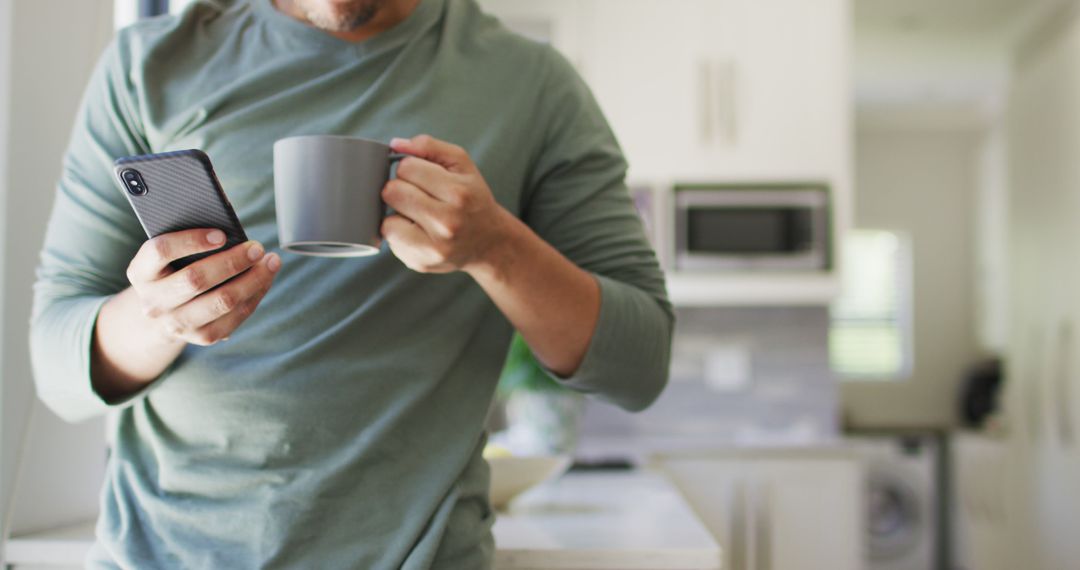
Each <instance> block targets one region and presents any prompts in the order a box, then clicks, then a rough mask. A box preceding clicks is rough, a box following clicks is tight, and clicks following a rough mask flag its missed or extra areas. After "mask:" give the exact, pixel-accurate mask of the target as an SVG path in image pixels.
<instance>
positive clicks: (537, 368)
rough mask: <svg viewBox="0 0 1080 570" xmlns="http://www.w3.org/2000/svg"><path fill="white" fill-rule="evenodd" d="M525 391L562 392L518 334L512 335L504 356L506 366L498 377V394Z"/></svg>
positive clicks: (563, 389)
mask: <svg viewBox="0 0 1080 570" xmlns="http://www.w3.org/2000/svg"><path fill="white" fill-rule="evenodd" d="M517 390H526V391H530V392H562V391H567V390H568V388H565V387H563V386H562V385H561V384H559V383H558V382H556V381H555V379H554V378H552V377H551V375H549V374H548V373H547V371H546V370H544V368H543V367H542V366H541V365H540V363H539V362H538V361H537V360H536V357H535V356H533V353H532V350H531V349H529V345H528V344H526V343H525V339H524V338H522V337H521V335H520V334H517V333H514V338H513V340H511V341H510V350H509V351H508V352H507V354H506V364H504V365H503V370H502V374H501V375H500V376H499V387H498V392H499V394H500V395H501V396H503V397H505V396H507V395H509V394H510V393H511V392H514V391H517Z"/></svg>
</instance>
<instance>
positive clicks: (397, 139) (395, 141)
mask: <svg viewBox="0 0 1080 570" xmlns="http://www.w3.org/2000/svg"><path fill="white" fill-rule="evenodd" d="M406 142H409V139H403V138H400V137H394V138H392V139H390V146H397V145H399V144H402V143H406Z"/></svg>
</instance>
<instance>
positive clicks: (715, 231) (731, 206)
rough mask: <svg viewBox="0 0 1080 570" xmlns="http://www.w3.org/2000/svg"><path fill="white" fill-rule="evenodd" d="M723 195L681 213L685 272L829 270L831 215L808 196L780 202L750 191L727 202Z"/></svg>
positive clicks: (681, 261) (680, 259)
mask: <svg viewBox="0 0 1080 570" xmlns="http://www.w3.org/2000/svg"><path fill="white" fill-rule="evenodd" d="M719 194H722V193H714V192H710V193H708V195H707V197H708V198H709V200H695V201H693V202H691V203H687V204H684V205H683V207H680V208H679V212H678V213H679V216H678V218H679V219H678V220H677V224H676V225H677V226H679V235H678V244H677V245H678V255H677V259H676V263H677V266H678V268H679V269H682V270H692V271H708V270H715V271H807V270H821V269H824V268H825V267H826V265H827V246H826V244H827V240H828V235H827V233H826V232H827V227H826V224H827V220H826V219H825V216H826V213H825V210H824V208H820V207H814V206H815V205H814V204H812V203H810V202H809V201H807V200H805V198H807V197H806V196H805V195H803V194H804V193H801V192H785V193H779V194H781V195H780V196H779V197H777V198H778V199H775V200H769V199H768V198H769V196H762V195H757V196H754V195H752V194H750V193H747V192H739V193H737V194H736V196H735V197H736V198H738V199H732V200H726V199H723V198H724V196H720V195H719ZM723 194H728V193H723ZM769 194H777V193H769ZM729 198H730V197H729ZM718 199H720V200H719V201H718Z"/></svg>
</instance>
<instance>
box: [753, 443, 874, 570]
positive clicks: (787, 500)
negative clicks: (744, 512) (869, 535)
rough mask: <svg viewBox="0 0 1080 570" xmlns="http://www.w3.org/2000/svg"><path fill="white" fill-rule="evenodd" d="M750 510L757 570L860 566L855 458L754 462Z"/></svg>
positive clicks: (844, 569) (835, 569) (859, 482)
mask: <svg viewBox="0 0 1080 570" xmlns="http://www.w3.org/2000/svg"><path fill="white" fill-rule="evenodd" d="M755 473H756V475H757V477H756V479H757V481H758V484H757V488H756V489H757V490H756V492H755V493H754V494H755V497H754V501H753V504H754V506H755V511H754V512H753V513H752V516H751V519H752V524H753V526H754V528H755V532H754V545H753V546H754V557H753V558H754V559H755V561H756V566H755V568H756V569H758V570H801V569H804V568H830V569H832V570H858V569H859V568H862V544H861V542H862V538H863V532H864V528H865V526H864V524H863V520H862V512H863V509H862V508H861V498H862V488H863V487H862V478H861V475H860V470H859V468H858V465H857V463H856V462H855V461H854V460H851V461H814V460H789V461H768V462H762V463H760V464H758V465H757V466H756V470H755Z"/></svg>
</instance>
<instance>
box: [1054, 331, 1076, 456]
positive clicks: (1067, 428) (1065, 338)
mask: <svg viewBox="0 0 1080 570" xmlns="http://www.w3.org/2000/svg"><path fill="white" fill-rule="evenodd" d="M1072 347H1073V330H1072V322H1070V321H1065V322H1063V323H1061V327H1060V329H1059V330H1058V353H1057V357H1058V362H1057V369H1056V370H1055V371H1054V372H1056V374H1055V380H1057V397H1056V398H1055V400H1057V402H1056V405H1057V424H1058V436H1059V437H1060V438H1061V444H1062V445H1063V446H1065V447H1072V444H1073V439H1074V435H1075V434H1074V430H1073V418H1072V413H1071V411H1072V368H1073V361H1072Z"/></svg>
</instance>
